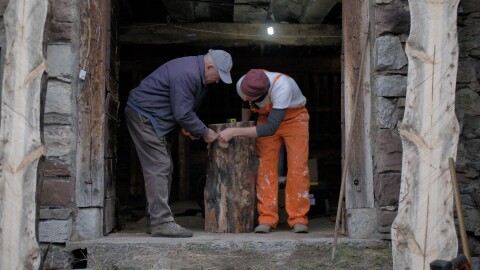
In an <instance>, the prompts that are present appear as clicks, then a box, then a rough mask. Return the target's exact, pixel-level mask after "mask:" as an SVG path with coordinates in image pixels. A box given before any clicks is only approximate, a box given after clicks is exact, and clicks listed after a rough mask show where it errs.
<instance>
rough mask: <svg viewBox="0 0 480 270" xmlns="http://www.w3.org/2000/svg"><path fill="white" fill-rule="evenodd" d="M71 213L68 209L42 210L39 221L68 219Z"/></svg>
mask: <svg viewBox="0 0 480 270" xmlns="http://www.w3.org/2000/svg"><path fill="white" fill-rule="evenodd" d="M71 212H72V211H71V210H70V208H42V209H40V219H68V218H69V217H70V214H71Z"/></svg>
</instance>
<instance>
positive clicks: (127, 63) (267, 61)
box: [116, 44, 341, 233]
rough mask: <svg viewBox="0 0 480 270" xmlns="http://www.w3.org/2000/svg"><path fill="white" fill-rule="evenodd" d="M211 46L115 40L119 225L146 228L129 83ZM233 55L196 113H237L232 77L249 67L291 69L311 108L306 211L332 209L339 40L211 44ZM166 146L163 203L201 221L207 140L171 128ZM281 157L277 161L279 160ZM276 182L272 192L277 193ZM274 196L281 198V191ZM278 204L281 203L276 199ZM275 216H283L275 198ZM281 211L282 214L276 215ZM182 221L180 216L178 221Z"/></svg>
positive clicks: (222, 116)
mask: <svg viewBox="0 0 480 270" xmlns="http://www.w3.org/2000/svg"><path fill="white" fill-rule="evenodd" d="M208 49H210V47H206V46H195V45H192V44H185V45H179V44H173V45H131V44H130V45H123V46H122V47H121V48H120V63H121V64H120V83H119V85H120V91H119V96H120V115H119V119H120V125H119V127H118V135H117V136H118V138H117V139H118V149H117V151H118V163H117V174H116V175H117V184H116V187H117V190H116V194H117V196H118V198H119V200H118V203H119V205H118V207H117V209H118V212H119V217H118V218H119V219H120V222H119V228H118V229H120V230H121V231H123V232H125V233H127V232H143V231H145V228H146V199H145V191H144V183H143V178H142V173H141V166H140V163H139V161H138V158H137V156H136V152H135V148H134V145H133V144H132V141H131V139H130V135H129V133H128V129H127V127H126V124H125V121H124V115H123V111H124V108H125V104H126V101H127V98H128V94H129V91H130V90H131V89H133V88H135V87H136V86H137V85H138V83H139V82H140V81H141V80H142V79H143V78H144V77H146V76H147V75H149V74H150V73H151V72H152V71H153V70H155V69H156V68H157V67H158V66H160V65H162V64H163V63H165V62H167V61H169V60H171V59H173V58H176V57H182V56H189V55H201V54H205V53H206V52H207V51H208ZM214 49H223V50H226V51H228V52H229V53H230V54H231V55H232V59H233V68H232V71H231V75H232V80H233V83H232V84H230V85H226V84H223V83H221V82H220V83H218V84H213V85H209V86H208V93H207V96H206V97H205V99H204V101H203V103H202V105H201V107H200V109H199V110H198V111H197V115H198V116H199V118H200V119H201V120H202V121H203V122H204V123H205V124H207V125H208V124H218V123H225V122H226V120H227V119H231V118H235V119H240V118H241V102H242V101H241V99H240V98H239V97H238V95H237V93H236V89H235V84H236V82H237V81H238V79H239V78H240V77H241V76H243V75H244V74H245V73H246V72H247V71H248V70H249V69H251V68H261V69H266V70H270V71H275V72H282V73H285V74H287V75H289V76H291V77H292V78H293V79H295V81H296V82H297V84H298V85H299V86H300V89H301V90H302V93H303V94H304V95H305V96H306V98H307V109H308V111H309V114H310V123H309V124H310V145H309V147H310V152H309V159H310V161H309V163H310V164H309V165H310V170H311V175H312V179H311V181H312V185H311V195H310V196H311V210H310V212H309V218H310V220H311V221H315V220H316V219H327V218H329V217H330V216H332V215H334V214H335V212H336V204H337V201H336V200H337V197H338V190H339V187H340V179H341V175H340V174H341V127H340V122H341V121H340V120H341V105H340V104H341V95H340V90H341V67H340V48H339V47H321V46H279V45H268V46H266V45H263V46H260V45H251V46H244V47H223V48H221V47H214ZM177 133H178V135H175V136H174V137H175V140H174V143H173V148H172V156H173V158H174V174H173V181H172V188H171V197H170V203H171V207H172V211H173V212H174V214H175V219H176V220H177V222H178V219H179V218H181V219H182V220H184V222H186V223H187V224H185V226H189V225H190V226H195V227H200V229H203V218H204V217H203V214H202V213H203V210H202V202H203V200H202V198H203V197H202V196H203V186H204V185H205V176H206V172H207V164H206V162H207V160H208V158H207V144H206V143H205V142H203V141H202V140H195V141H191V140H189V139H186V138H184V137H183V135H181V133H180V132H178V131H177ZM281 166H282V164H280V167H281ZM281 192H282V189H280V192H279V198H281V197H282V194H281ZM280 202H281V199H280ZM280 204H281V203H280ZM279 206H280V209H279V215H280V223H279V226H281V225H282V223H284V222H286V215H285V213H284V211H285V209H284V208H283V209H282V205H279ZM282 219H283V220H282ZM182 225H184V224H182Z"/></svg>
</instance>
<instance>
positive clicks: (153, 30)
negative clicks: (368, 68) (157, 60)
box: [120, 23, 342, 47]
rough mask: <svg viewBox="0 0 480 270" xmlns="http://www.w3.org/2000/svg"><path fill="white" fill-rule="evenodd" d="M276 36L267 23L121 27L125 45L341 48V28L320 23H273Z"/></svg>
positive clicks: (121, 39)
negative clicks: (269, 31)
mask: <svg viewBox="0 0 480 270" xmlns="http://www.w3.org/2000/svg"><path fill="white" fill-rule="evenodd" d="M274 27H275V35H272V36H269V35H267V34H266V24H261V23H252V24H239V23H184V24H178V23H176V24H156V25H153V24H151V25H131V26H128V27H125V28H123V30H124V32H123V33H122V34H121V35H120V41H121V42H122V43H124V44H128V43H131V44H158V45H165V44H188V43H195V44H197V45H199V44H200V45H208V46H222V47H240V46H248V45H272V44H273V45H292V46H340V45H341V40H342V39H341V27H340V26H337V25H323V24H275V25H274Z"/></svg>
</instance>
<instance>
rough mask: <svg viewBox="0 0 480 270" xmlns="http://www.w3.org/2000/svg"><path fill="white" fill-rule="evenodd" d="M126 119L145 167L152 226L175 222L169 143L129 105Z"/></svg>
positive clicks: (126, 109)
mask: <svg viewBox="0 0 480 270" xmlns="http://www.w3.org/2000/svg"><path fill="white" fill-rule="evenodd" d="M125 119H126V122H127V126H128V130H129V131H130V136H131V137H132V140H133V142H134V143H135V148H136V149H137V154H138V157H139V159H140V164H141V165H142V172H143V179H144V181H145V194H146V196H147V203H148V207H147V209H148V213H149V214H150V224H151V225H152V226H154V225H158V224H161V223H165V222H170V221H173V215H172V211H171V210H170V206H169V205H168V199H169V195H170V187H171V184H172V173H173V162H172V156H171V153H170V143H169V140H168V139H167V137H165V136H164V137H158V136H157V134H156V133H155V130H154V129H153V126H152V124H151V123H150V121H149V120H148V119H147V118H146V117H144V116H143V115H141V114H139V113H138V112H136V111H135V110H133V109H132V108H130V107H129V106H127V107H126V108H125Z"/></svg>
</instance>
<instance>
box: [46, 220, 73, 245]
mask: <svg viewBox="0 0 480 270" xmlns="http://www.w3.org/2000/svg"><path fill="white" fill-rule="evenodd" d="M70 225H71V220H45V221H42V220H41V221H40V222H39V223H38V233H39V241H40V242H44V243H50V242H52V243H65V242H67V240H68V233H69V229H70Z"/></svg>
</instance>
